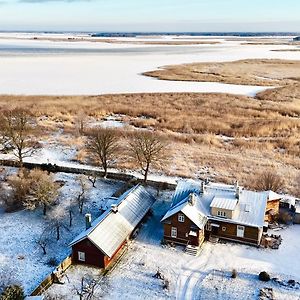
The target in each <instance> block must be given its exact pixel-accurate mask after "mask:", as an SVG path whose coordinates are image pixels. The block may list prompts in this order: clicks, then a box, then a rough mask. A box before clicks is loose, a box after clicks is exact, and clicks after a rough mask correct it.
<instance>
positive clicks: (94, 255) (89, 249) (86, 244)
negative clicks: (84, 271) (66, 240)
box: [72, 239, 105, 268]
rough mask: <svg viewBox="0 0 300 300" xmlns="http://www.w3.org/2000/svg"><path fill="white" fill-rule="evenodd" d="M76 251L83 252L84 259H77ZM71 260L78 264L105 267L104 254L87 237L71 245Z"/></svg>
mask: <svg viewBox="0 0 300 300" xmlns="http://www.w3.org/2000/svg"><path fill="white" fill-rule="evenodd" d="M78 251H80V252H84V253H85V261H84V262H83V261H79V260H78ZM72 261H73V262H75V263H79V264H86V265H92V266H96V267H99V268H104V267H105V254H104V253H102V252H101V251H100V250H99V249H98V248H97V247H96V246H95V245H94V244H93V243H91V242H90V241H89V240H88V239H84V240H83V241H81V242H79V243H77V244H75V245H73V247H72Z"/></svg>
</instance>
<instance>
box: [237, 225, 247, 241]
mask: <svg viewBox="0 0 300 300" xmlns="http://www.w3.org/2000/svg"><path fill="white" fill-rule="evenodd" d="M244 234H245V227H244V226H240V225H238V226H237V228H236V236H237V237H241V238H243V237H244Z"/></svg>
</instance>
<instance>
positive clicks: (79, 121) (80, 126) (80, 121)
mask: <svg viewBox="0 0 300 300" xmlns="http://www.w3.org/2000/svg"><path fill="white" fill-rule="evenodd" d="M86 121H87V115H86V114H85V113H84V112H83V111H79V112H78V114H77V116H76V118H75V125H76V128H77V130H78V132H79V134H81V135H82V134H83V133H84V130H85V126H86Z"/></svg>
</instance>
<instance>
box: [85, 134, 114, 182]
mask: <svg viewBox="0 0 300 300" xmlns="http://www.w3.org/2000/svg"><path fill="white" fill-rule="evenodd" d="M89 137H90V139H89V143H88V150H89V152H90V153H91V154H92V155H93V156H94V157H95V158H96V160H98V161H99V162H100V164H101V167H102V168H103V170H104V177H106V176H107V169H108V168H109V167H110V166H111V165H112V164H113V163H114V161H115V159H116V156H117V154H118V151H119V144H118V139H119V135H118V132H117V131H116V130H114V129H109V128H96V129H93V130H91V131H90V132H89Z"/></svg>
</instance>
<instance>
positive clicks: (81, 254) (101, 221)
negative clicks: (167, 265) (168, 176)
mask: <svg viewBox="0 0 300 300" xmlns="http://www.w3.org/2000/svg"><path fill="white" fill-rule="evenodd" d="M154 202H155V198H154V197H153V196H152V195H151V194H150V193H148V192H147V191H146V190H145V188H144V187H143V186H141V185H137V186H135V187H133V188H132V189H130V190H129V191H127V192H126V193H124V194H123V195H122V196H121V197H120V198H119V199H118V200H117V201H116V204H114V205H112V206H111V207H110V208H109V209H107V210H106V211H105V212H104V213H103V214H102V215H101V216H100V217H99V218H98V219H96V220H95V221H94V222H93V223H92V224H90V226H89V224H88V226H87V227H88V228H87V229H86V230H85V231H84V232H82V233H81V234H80V235H79V236H77V237H76V238H75V239H74V240H73V241H72V242H71V243H70V246H71V247H72V260H73V262H75V263H82V264H87V265H93V266H96V267H99V268H106V267H107V266H108V265H109V264H110V263H111V261H112V260H113V258H114V257H115V255H116V254H117V253H118V252H119V251H120V250H121V249H122V247H123V246H124V244H125V243H126V241H127V239H128V238H129V237H130V235H131V234H132V232H133V231H134V229H135V228H136V227H137V226H138V224H139V223H140V222H141V220H142V219H143V218H144V217H145V215H146V214H147V212H148V211H149V209H150V208H151V206H152V205H153V203H154Z"/></svg>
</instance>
